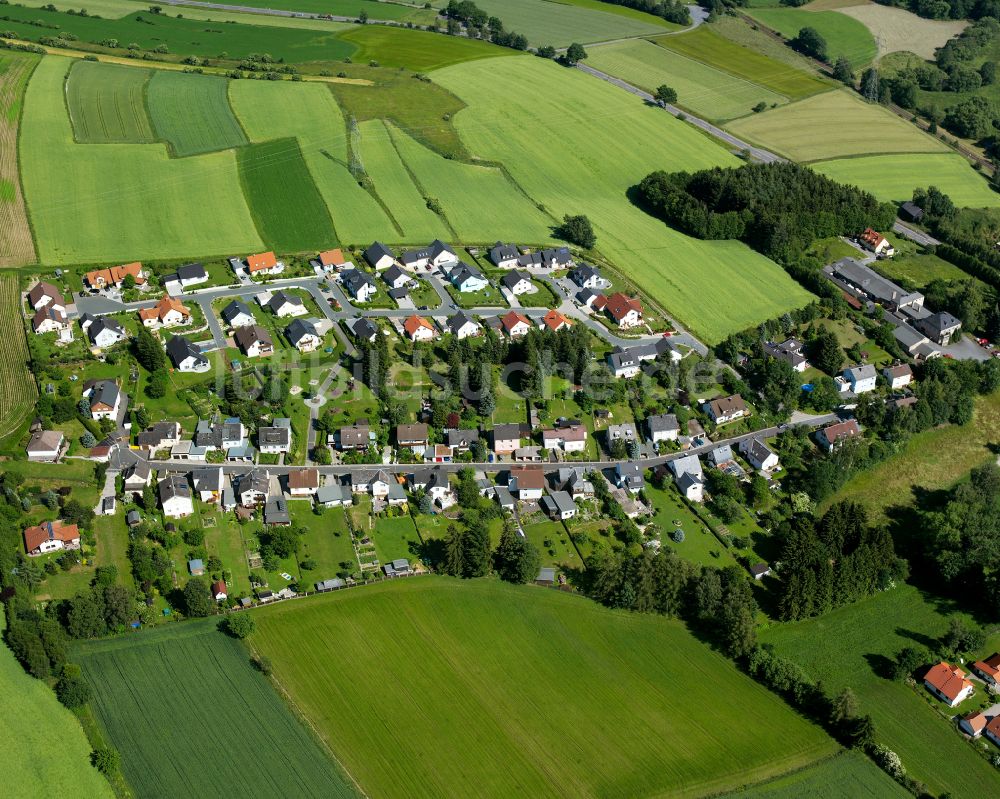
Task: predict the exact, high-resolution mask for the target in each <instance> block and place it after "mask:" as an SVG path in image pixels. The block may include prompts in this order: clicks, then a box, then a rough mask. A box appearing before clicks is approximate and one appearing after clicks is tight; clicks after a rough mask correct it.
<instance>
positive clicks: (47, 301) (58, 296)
mask: <svg viewBox="0 0 1000 799" xmlns="http://www.w3.org/2000/svg"><path fill="white" fill-rule="evenodd" d="M28 303H29V304H30V305H31V309H32V310H33V311H38V310H41V309H42V308H60V309H62V310H63V311H65V310H66V300H65V299H63V295H62V292H61V291H59V289H58V288H56V287H55V286H53V285H52V284H51V283H46V282H44V281H42V282H39V283H36V284H35V285H34V286H32V287H31V291H29V292H28Z"/></svg>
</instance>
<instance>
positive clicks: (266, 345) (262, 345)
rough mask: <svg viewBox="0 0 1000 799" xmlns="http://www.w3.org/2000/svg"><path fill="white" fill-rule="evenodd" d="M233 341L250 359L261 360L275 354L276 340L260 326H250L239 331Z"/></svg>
mask: <svg viewBox="0 0 1000 799" xmlns="http://www.w3.org/2000/svg"><path fill="white" fill-rule="evenodd" d="M233 341H235V342H236V346H237V347H239V348H240V350H241V351H242V352H243V354H244V355H246V356H247V357H249V358H259V357H260V356H262V355H270V354H271V353H273V352H274V340H273V339H272V338H271V334H270V333H269V332H268V331H267V330H266V329H265V328H263V327H261V326H260V325H250V326H249V327H241V328H239V329H237V331H236V334H235V335H234V336H233Z"/></svg>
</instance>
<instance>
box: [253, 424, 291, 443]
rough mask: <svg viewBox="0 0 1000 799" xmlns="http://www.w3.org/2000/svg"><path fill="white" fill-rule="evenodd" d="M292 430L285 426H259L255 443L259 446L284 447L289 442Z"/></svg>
mask: <svg viewBox="0 0 1000 799" xmlns="http://www.w3.org/2000/svg"><path fill="white" fill-rule="evenodd" d="M291 440H292V431H291V430H289V429H288V428H287V427H260V428H258V429H257V443H258V445H259V446H261V447H267V446H269V447H286V446H288V445H289V444H290V443H291Z"/></svg>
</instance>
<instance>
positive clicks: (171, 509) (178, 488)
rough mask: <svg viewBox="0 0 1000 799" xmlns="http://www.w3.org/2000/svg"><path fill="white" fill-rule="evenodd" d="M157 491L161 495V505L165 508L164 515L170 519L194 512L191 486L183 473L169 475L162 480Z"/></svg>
mask: <svg viewBox="0 0 1000 799" xmlns="http://www.w3.org/2000/svg"><path fill="white" fill-rule="evenodd" d="M157 491H158V493H159V495H160V507H161V508H163V515H164V516H166V517H168V518H170V519H180V518H183V517H185V516H190V515H191V514H192V513H194V502H192V501H191V486H189V485H188V481H187V480H186V479H185V478H184V477H183V476H182V475H179V474H169V475H167V476H166V477H164V478H163V479H162V480H160V484H159V485H158V486H157Z"/></svg>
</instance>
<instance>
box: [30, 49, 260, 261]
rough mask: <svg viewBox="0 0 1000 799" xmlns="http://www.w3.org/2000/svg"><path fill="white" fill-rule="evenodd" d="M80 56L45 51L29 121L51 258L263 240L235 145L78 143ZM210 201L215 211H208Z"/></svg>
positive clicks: (41, 244)
mask: <svg viewBox="0 0 1000 799" xmlns="http://www.w3.org/2000/svg"><path fill="white" fill-rule="evenodd" d="M71 63H72V62H71V60H70V59H67V58H60V57H57V56H46V57H44V58H43V59H42V61H41V63H40V64H39V65H38V68H37V69H36V70H35V73H34V75H33V76H32V78H31V82H30V83H29V84H28V91H27V95H26V99H25V109H24V116H23V118H22V123H21V124H22V135H21V137H20V157H21V169H22V175H23V180H24V189H25V197H26V200H27V205H28V212H29V214H30V217H31V221H32V224H33V226H34V231H35V236H36V240H37V245H38V250H39V257H40V258H41V259H43V261H44V262H45V263H48V264H50V265H59V264H77V263H81V262H84V261H95V262H98V263H107V262H109V261H124V260H136V259H149V258H157V257H159V258H178V257H183V256H185V255H192V256H196V255H200V256H208V255H215V254H217V255H231V254H233V252H237V253H239V252H245V251H247V250H253V249H255V248H257V247H260V246H261V241H260V237H259V236H258V235H257V230H256V228H255V227H254V223H253V219H252V218H251V216H250V211H249V210H248V208H247V204H246V201H245V200H244V198H243V192H242V190H241V188H240V182H239V176H238V172H237V168H236V154H235V152H233V151H225V152H219V153H212V154H209V155H203V156H197V157H194V158H183V159H178V158H170V157H169V156H168V154H167V150H166V148H165V147H164V145H162V144H106V145H101V146H94V145H87V144H76V143H75V142H74V141H73V131H72V127H71V125H70V121H69V115H68V113H67V111H66V104H65V102H64V99H63V80H64V78H65V76H66V73H67V71H68V69H69V67H70V64H71ZM205 208H210V209H211V211H212V212H211V213H202V212H200V211H199V210H198V209H205ZM112 220H113V224H111V221H112Z"/></svg>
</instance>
